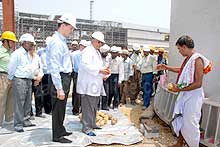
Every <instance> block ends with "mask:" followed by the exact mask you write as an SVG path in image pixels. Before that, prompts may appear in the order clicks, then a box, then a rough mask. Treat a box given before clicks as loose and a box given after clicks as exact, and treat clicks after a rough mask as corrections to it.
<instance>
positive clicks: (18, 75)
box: [8, 33, 36, 132]
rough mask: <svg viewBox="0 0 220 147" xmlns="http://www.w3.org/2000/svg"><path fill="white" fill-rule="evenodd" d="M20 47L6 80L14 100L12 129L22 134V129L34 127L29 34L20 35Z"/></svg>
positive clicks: (32, 42)
mask: <svg viewBox="0 0 220 147" xmlns="http://www.w3.org/2000/svg"><path fill="white" fill-rule="evenodd" d="M19 42H20V43H21V47H20V48H19V49H17V50H15V51H14V52H13V53H12V55H11V59H10V63H9V65H8V78H9V80H11V81H12V93H13V98H14V109H15V110H14V128H15V131H17V132H24V130H23V127H31V126H36V125H35V124H32V123H31V121H30V112H31V97H32V88H31V87H32V79H33V75H34V74H33V73H34V71H33V67H32V60H31V56H30V54H29V52H30V50H32V49H33V46H34V43H35V40H34V37H33V36H32V35H31V34H28V33H26V34H23V35H21V37H20V39H19Z"/></svg>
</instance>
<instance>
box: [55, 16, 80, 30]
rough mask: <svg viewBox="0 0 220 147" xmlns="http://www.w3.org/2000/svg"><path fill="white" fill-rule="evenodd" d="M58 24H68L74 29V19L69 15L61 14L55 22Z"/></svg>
mask: <svg viewBox="0 0 220 147" xmlns="http://www.w3.org/2000/svg"><path fill="white" fill-rule="evenodd" d="M57 22H58V23H63V22H65V23H68V24H70V25H71V26H73V27H74V28H75V29H77V28H76V17H75V16H73V15H71V14H63V15H62V16H61V17H60V18H59V19H58V20H57Z"/></svg>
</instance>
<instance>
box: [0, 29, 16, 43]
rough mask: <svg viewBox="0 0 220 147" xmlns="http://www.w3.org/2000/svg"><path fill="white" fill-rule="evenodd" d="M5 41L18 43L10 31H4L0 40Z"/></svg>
mask: <svg viewBox="0 0 220 147" xmlns="http://www.w3.org/2000/svg"><path fill="white" fill-rule="evenodd" d="M5 39H6V40H11V41H14V42H18V40H17V38H16V35H15V33H13V32H11V31H5V32H3V33H2V36H1V40H5Z"/></svg>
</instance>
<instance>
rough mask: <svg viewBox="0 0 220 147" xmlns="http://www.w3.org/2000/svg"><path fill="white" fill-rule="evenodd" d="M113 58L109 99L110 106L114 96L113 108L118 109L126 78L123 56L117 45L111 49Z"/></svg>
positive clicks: (110, 66)
mask: <svg viewBox="0 0 220 147" xmlns="http://www.w3.org/2000/svg"><path fill="white" fill-rule="evenodd" d="M110 52H111V58H110V64H109V68H110V70H111V75H110V77H109V81H110V91H109V99H108V106H109V107H110V105H111V102H112V98H113V97H114V99H113V109H114V110H118V105H119V101H120V99H119V95H120V85H121V82H122V81H123V80H124V65H123V62H122V60H121V58H120V57H119V56H118V55H119V54H118V52H119V48H118V47H116V46H112V47H111V49H110Z"/></svg>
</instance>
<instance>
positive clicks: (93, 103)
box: [77, 32, 110, 136]
mask: <svg viewBox="0 0 220 147" xmlns="http://www.w3.org/2000/svg"><path fill="white" fill-rule="evenodd" d="M104 43H105V41H104V35H103V33H102V32H94V33H93V34H92V41H91V45H90V46H87V47H86V48H85V49H84V50H83V51H82V56H81V63H80V66H79V71H78V80H77V93H79V94H80V95H81V108H82V124H83V128H82V131H83V132H84V133H85V134H87V135H89V136H96V134H95V133H94V132H93V129H100V128H99V127H98V126H96V111H97V109H98V103H99V99H100V96H105V90H104V87H103V78H105V76H106V75H109V74H110V70H109V69H108V67H105V66H104V65H103V61H102V56H101V54H100V51H99V49H100V47H101V46H102V45H103V44H104Z"/></svg>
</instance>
